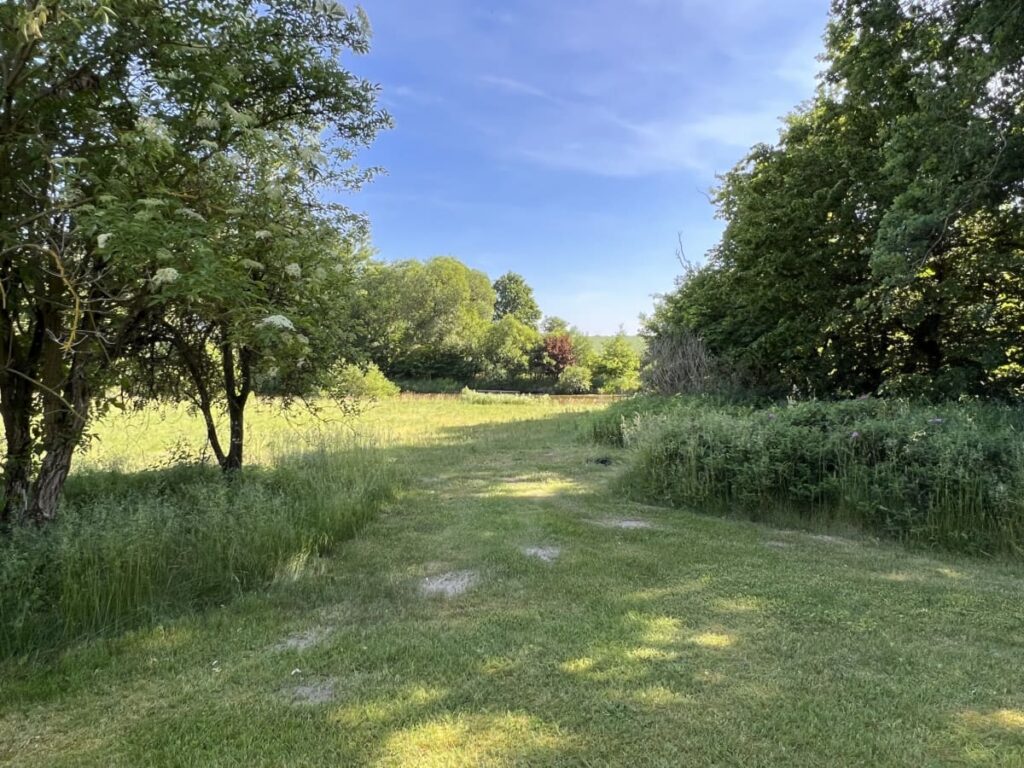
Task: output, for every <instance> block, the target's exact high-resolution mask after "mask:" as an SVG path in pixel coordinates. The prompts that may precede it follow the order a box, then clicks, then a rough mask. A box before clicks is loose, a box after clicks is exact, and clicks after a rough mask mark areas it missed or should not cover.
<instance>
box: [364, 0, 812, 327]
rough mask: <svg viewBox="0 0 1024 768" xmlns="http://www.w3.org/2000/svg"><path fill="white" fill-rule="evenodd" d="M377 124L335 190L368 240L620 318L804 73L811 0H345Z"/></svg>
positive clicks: (793, 97) (555, 308)
mask: <svg viewBox="0 0 1024 768" xmlns="http://www.w3.org/2000/svg"><path fill="white" fill-rule="evenodd" d="M362 5H363V7H364V9H365V10H366V12H367V14H368V15H369V17H370V22H371V24H372V26H373V31H374V38H373V50H372V51H371V53H370V54H369V55H368V56H365V57H361V58H359V59H356V60H353V61H351V62H350V64H351V66H352V68H353V69H354V70H355V71H356V72H357V73H359V74H360V75H362V76H364V77H367V78H369V79H371V80H373V81H375V82H378V83H380V85H381V86H382V102H383V104H384V106H385V107H386V108H387V109H388V110H389V111H390V112H391V114H392V115H393V116H394V118H395V128H394V129H393V130H391V131H389V132H387V133H386V134H384V135H382V136H381V137H380V138H379V139H378V141H377V143H376V144H375V145H374V147H373V148H372V149H371V150H369V151H367V152H364V153H363V154H362V155H361V156H360V161H361V162H362V163H363V164H364V165H381V166H383V167H384V168H385V169H386V170H387V175H385V176H382V177H379V178H378V179H377V180H376V181H374V182H373V183H372V184H371V185H369V186H368V187H365V188H364V189H363V190H361V191H360V192H359V193H357V195H356V196H355V197H354V198H352V200H350V203H351V205H352V207H354V208H356V209H359V210H363V211H365V212H367V213H368V214H369V216H370V220H371V222H372V225H373V239H374V245H375V247H376V248H377V249H378V251H379V256H380V257H381V258H384V259H388V260H394V259H408V258H419V259H422V258H429V257H431V256H435V255H441V254H450V255H453V256H456V257H457V258H459V259H461V260H463V261H464V262H466V263H467V264H469V265H470V266H473V267H475V268H477V269H482V270H484V271H485V272H487V273H488V274H489V275H490V276H491V277H492V278H494V277H497V276H498V275H500V274H502V273H503V272H506V271H508V270H513V271H516V272H519V273H521V274H522V275H524V276H525V277H526V279H527V281H528V282H529V283H530V285H532V286H533V287H534V290H535V292H536V295H537V299H538V301H539V303H540V305H541V308H542V309H543V310H544V312H545V313H546V314H553V315H559V316H561V317H564V318H566V319H567V320H569V321H570V322H571V323H574V324H576V325H578V326H579V327H580V328H582V329H583V330H584V331H586V332H589V333H613V332H615V331H616V330H617V329H618V328H619V326H620V325H621V326H624V327H625V329H626V330H627V331H629V332H633V331H634V330H635V329H636V327H637V325H638V315H639V314H640V313H642V312H648V311H650V309H651V307H652V306H653V299H652V295H653V294H656V293H661V292H665V291H667V290H670V289H671V287H672V284H673V279H674V277H675V276H676V274H677V273H678V272H679V265H678V263H677V262H676V260H675V256H674V250H675V245H676V234H677V232H678V233H681V234H682V238H683V243H684V246H685V248H686V252H687V255H688V256H690V257H691V258H701V257H703V254H704V252H705V251H707V249H708V248H710V247H711V246H712V245H713V244H714V243H715V241H716V240H717V238H718V235H719V233H720V231H721V223H720V222H717V221H716V220H715V219H714V209H713V207H712V206H711V204H710V203H709V202H708V199H707V196H706V193H707V191H708V190H709V189H710V188H711V187H712V186H713V185H714V183H715V174H716V173H720V172H722V171H725V170H727V169H728V168H729V167H731V166H732V165H733V164H734V163H735V162H736V161H737V160H738V159H740V158H741V157H742V155H743V154H744V151H745V150H746V148H748V147H749V146H750V145H751V144H754V143H756V142H758V141H773V140H774V139H775V137H776V135H777V130H778V118H779V117H780V116H781V115H783V114H785V113H786V112H787V111H789V110H790V109H791V108H792V107H793V106H795V105H796V104H798V103H799V102H801V101H803V100H805V99H807V98H809V97H810V96H811V95H812V93H813V90H814V82H815V74H816V72H817V69H818V63H817V61H816V60H815V57H816V55H817V54H818V53H819V52H820V49H821V36H822V32H823V30H824V25H825V21H826V16H827V6H828V1H827V0H626V1H625V2H611V1H610V0H510V1H509V2H504V3H497V2H483V0H475V1H474V0H433V2H431V3H429V4H427V3H418V2H412V0H364V1H363V3H362Z"/></svg>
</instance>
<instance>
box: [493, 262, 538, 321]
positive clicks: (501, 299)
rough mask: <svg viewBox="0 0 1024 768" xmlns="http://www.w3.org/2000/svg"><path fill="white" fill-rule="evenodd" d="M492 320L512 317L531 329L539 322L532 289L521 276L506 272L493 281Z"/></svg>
mask: <svg viewBox="0 0 1024 768" xmlns="http://www.w3.org/2000/svg"><path fill="white" fill-rule="evenodd" d="M494 294H495V297H496V298H495V302H494V319H495V320H501V318H503V317H505V316H506V315H512V316H514V317H515V318H517V319H518V320H519V321H520V322H522V323H525V324H526V325H529V326H530V327H532V328H536V327H537V323H539V322H540V317H541V311H540V307H538V306H537V301H536V300H535V299H534V298H533V289H532V288H531V287H530V286H529V285H527V283H526V280H525V279H524V278H523V276H522V275H518V274H516V273H515V272H506V273H505V274H504V275H502V276H501V277H499V278H498V279H497V280H495V281H494Z"/></svg>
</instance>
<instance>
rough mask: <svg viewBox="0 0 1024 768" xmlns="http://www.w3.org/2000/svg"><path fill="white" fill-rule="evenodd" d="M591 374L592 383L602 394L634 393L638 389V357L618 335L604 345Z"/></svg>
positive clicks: (622, 335) (632, 348) (623, 337)
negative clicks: (592, 377) (592, 376)
mask: <svg viewBox="0 0 1024 768" xmlns="http://www.w3.org/2000/svg"><path fill="white" fill-rule="evenodd" d="M593 372H594V383H595V384H596V385H597V387H598V389H599V391H601V392H602V393H606V394H621V393H625V392H635V391H636V390H638V389H639V388H640V355H639V354H638V353H637V351H636V349H635V348H634V347H633V346H632V345H631V344H630V343H629V341H628V340H627V339H626V335H625V334H623V333H620V334H619V335H617V336H616V337H614V338H613V339H612V340H611V341H609V342H608V343H607V344H605V345H604V348H603V349H602V350H601V353H600V354H599V355H598V357H597V359H596V360H595V361H594V364H593Z"/></svg>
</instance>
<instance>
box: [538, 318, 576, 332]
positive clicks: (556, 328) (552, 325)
mask: <svg viewBox="0 0 1024 768" xmlns="http://www.w3.org/2000/svg"><path fill="white" fill-rule="evenodd" d="M540 329H541V330H542V331H543V332H544V333H546V334H548V333H568V332H569V321H568V320H563V319H562V318H560V317H556V316H555V315H548V316H547V317H545V318H544V322H543V323H541V326H540Z"/></svg>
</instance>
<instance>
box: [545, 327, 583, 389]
mask: <svg viewBox="0 0 1024 768" xmlns="http://www.w3.org/2000/svg"><path fill="white" fill-rule="evenodd" d="M576 363H577V359H576V350H575V349H574V347H573V339H572V336H570V335H569V333H568V332H561V333H549V334H547V335H546V336H544V348H543V356H542V364H543V367H544V370H545V372H546V373H548V374H550V375H552V376H554V377H556V378H557V377H558V376H560V375H561V373H562V371H564V370H565V369H566V368H568V367H569V366H571V365H576Z"/></svg>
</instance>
